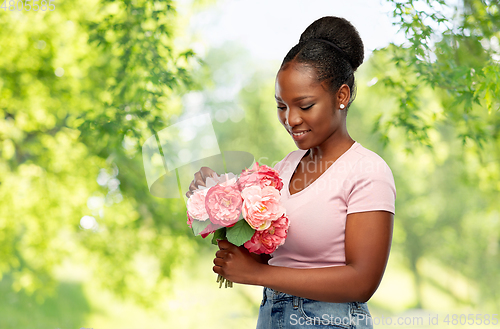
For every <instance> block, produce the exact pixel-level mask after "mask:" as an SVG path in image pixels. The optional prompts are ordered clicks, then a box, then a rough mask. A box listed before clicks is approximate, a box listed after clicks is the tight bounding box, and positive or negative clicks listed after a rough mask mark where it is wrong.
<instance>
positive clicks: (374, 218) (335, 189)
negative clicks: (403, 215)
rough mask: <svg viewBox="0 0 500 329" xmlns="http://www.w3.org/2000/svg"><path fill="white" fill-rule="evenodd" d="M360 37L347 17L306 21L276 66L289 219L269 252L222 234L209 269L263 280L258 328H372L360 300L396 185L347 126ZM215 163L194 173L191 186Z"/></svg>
mask: <svg viewBox="0 0 500 329" xmlns="http://www.w3.org/2000/svg"><path fill="white" fill-rule="evenodd" d="M362 61H363V43H362V41H361V38H360V37H359V34H358V32H357V31H356V29H355V28H354V27H353V26H352V25H351V24H350V23H349V22H348V21H347V20H345V19H343V18H338V17H323V18H321V19H319V20H317V21H315V22H314V23H312V24H311V25H310V26H309V27H308V28H307V29H306V30H305V31H304V32H303V33H302V35H301V37H300V41H299V43H298V44H297V45H295V46H294V47H293V48H292V49H291V50H290V51H289V52H288V54H287V55H286V56H285V59H284V60H283V63H282V65H281V68H280V69H279V71H278V74H277V76H276V85H275V98H276V102H277V105H278V117H279V120H280V121H281V123H282V124H283V126H284V127H285V128H286V129H287V131H288V132H289V133H290V134H291V135H292V137H293V139H294V141H295V143H296V145H297V147H298V148H299V149H298V150H295V151H293V152H290V153H289V154H288V155H287V156H286V157H285V158H284V159H283V160H281V161H280V162H279V163H278V164H277V165H276V166H275V169H277V170H278V171H279V172H280V177H281V178H282V180H283V184H284V186H283V189H282V203H283V205H284V206H285V208H286V210H287V216H288V217H289V219H290V228H289V231H288V236H287V239H286V241H285V243H284V244H283V245H282V246H280V247H279V248H278V249H277V250H276V251H275V252H274V253H273V254H272V255H271V257H269V256H267V257H264V256H262V257H261V256H258V255H254V254H250V253H249V252H248V251H246V250H245V249H244V248H242V247H237V246H235V245H233V244H231V243H230V242H228V241H225V240H224V241H219V250H218V251H217V252H216V258H215V259H214V267H213V270H214V272H215V273H218V274H220V275H222V276H223V277H225V278H226V279H228V280H230V281H233V282H236V283H242V284H251V285H260V286H263V287H264V295H263V300H262V303H261V306H260V311H259V319H258V323H257V328H296V327H297V326H299V327H300V326H302V325H304V326H310V325H311V326H325V325H326V326H334V327H340V328H372V327H373V326H372V321H371V315H370V312H369V310H368V307H367V305H366V302H367V301H368V300H369V299H370V297H371V296H372V295H373V293H374V292H375V290H376V289H377V287H378V285H379V283H380V281H381V279H382V275H383V273H384V270H385V267H386V264H387V260H388V257H389V250H390V245H391V239H392V227H393V216H394V212H395V206H394V203H395V198H396V189H395V186H394V179H393V176H392V173H391V170H390V169H389V167H388V166H387V164H386V163H385V162H384V160H382V159H381V158H380V157H379V156H378V155H377V154H375V153H373V152H371V151H369V150H367V149H366V148H364V147H363V146H361V145H360V144H359V143H357V142H355V141H354V140H353V139H352V138H351V137H350V136H349V133H348V132H347V128H346V115H347V110H348V108H349V106H350V104H351V103H352V101H353V99H354V98H353V90H354V88H355V85H354V71H355V70H356V69H357V68H358V66H359V65H361V63H362ZM211 173H212V171H211V170H210V169H209V168H206V167H204V168H202V169H201V170H200V171H199V172H198V173H196V174H195V179H194V180H193V182H192V183H191V185H190V191H189V192H188V193H186V195H187V196H188V197H189V196H190V195H191V193H192V192H191V191H193V190H194V189H196V188H197V186H199V185H204V181H205V177H207V176H209V175H210V174H211Z"/></svg>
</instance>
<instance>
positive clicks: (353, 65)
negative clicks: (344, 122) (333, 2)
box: [280, 16, 364, 110]
mask: <svg viewBox="0 0 500 329" xmlns="http://www.w3.org/2000/svg"><path fill="white" fill-rule="evenodd" d="M318 39H319V40H318ZM331 43H333V44H334V45H332V44H331ZM363 57H364V49H363V41H362V40H361V37H360V36H359V33H358V31H357V30H356V28H355V27H354V26H353V25H352V24H351V23H350V22H349V21H348V20H346V19H344V18H341V17H334V16H326V17H323V18H320V19H318V20H316V21H314V22H313V23H312V24H311V25H309V26H308V27H307V28H306V30H305V31H304V32H303V33H302V35H301V36H300V40H299V43H298V44H296V45H295V46H293V47H292V49H290V51H289V52H288V54H286V56H285V58H284V59H283V63H281V67H280V70H281V69H283V68H284V66H286V64H287V63H289V62H291V61H296V62H297V63H303V64H307V65H310V66H311V67H313V68H314V69H315V70H316V73H317V76H318V82H322V81H324V80H327V79H329V80H330V82H329V85H330V91H331V92H332V93H335V92H336V91H337V90H338V89H339V88H340V86H342V85H343V84H344V83H345V84H347V85H348V86H349V88H350V89H351V99H350V101H349V104H348V105H347V107H346V110H347V109H348V108H349V106H350V105H351V103H352V101H353V100H354V98H355V96H356V91H355V88H356V86H355V83H354V71H356V69H357V68H358V67H359V66H360V65H361V63H363Z"/></svg>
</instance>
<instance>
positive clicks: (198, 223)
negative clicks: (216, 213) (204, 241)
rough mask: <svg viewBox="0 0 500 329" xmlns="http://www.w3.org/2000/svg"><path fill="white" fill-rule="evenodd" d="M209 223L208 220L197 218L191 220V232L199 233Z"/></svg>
mask: <svg viewBox="0 0 500 329" xmlns="http://www.w3.org/2000/svg"><path fill="white" fill-rule="evenodd" d="M209 224H210V220H206V221H203V222H201V221H199V220H193V223H192V225H191V226H192V229H193V234H194V235H198V234H200V233H201V232H202V231H203V230H204V229H206V228H207V226H208V225H209Z"/></svg>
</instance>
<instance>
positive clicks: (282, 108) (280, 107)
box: [278, 106, 286, 110]
mask: <svg viewBox="0 0 500 329" xmlns="http://www.w3.org/2000/svg"><path fill="white" fill-rule="evenodd" d="M278 109H280V110H285V109H286V106H278Z"/></svg>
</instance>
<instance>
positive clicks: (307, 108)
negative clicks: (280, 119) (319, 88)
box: [301, 104, 314, 110]
mask: <svg viewBox="0 0 500 329" xmlns="http://www.w3.org/2000/svg"><path fill="white" fill-rule="evenodd" d="M313 105H314V104H311V105H309V106H307V107H301V109H302V110H309V109H310V108H311V107H313Z"/></svg>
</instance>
